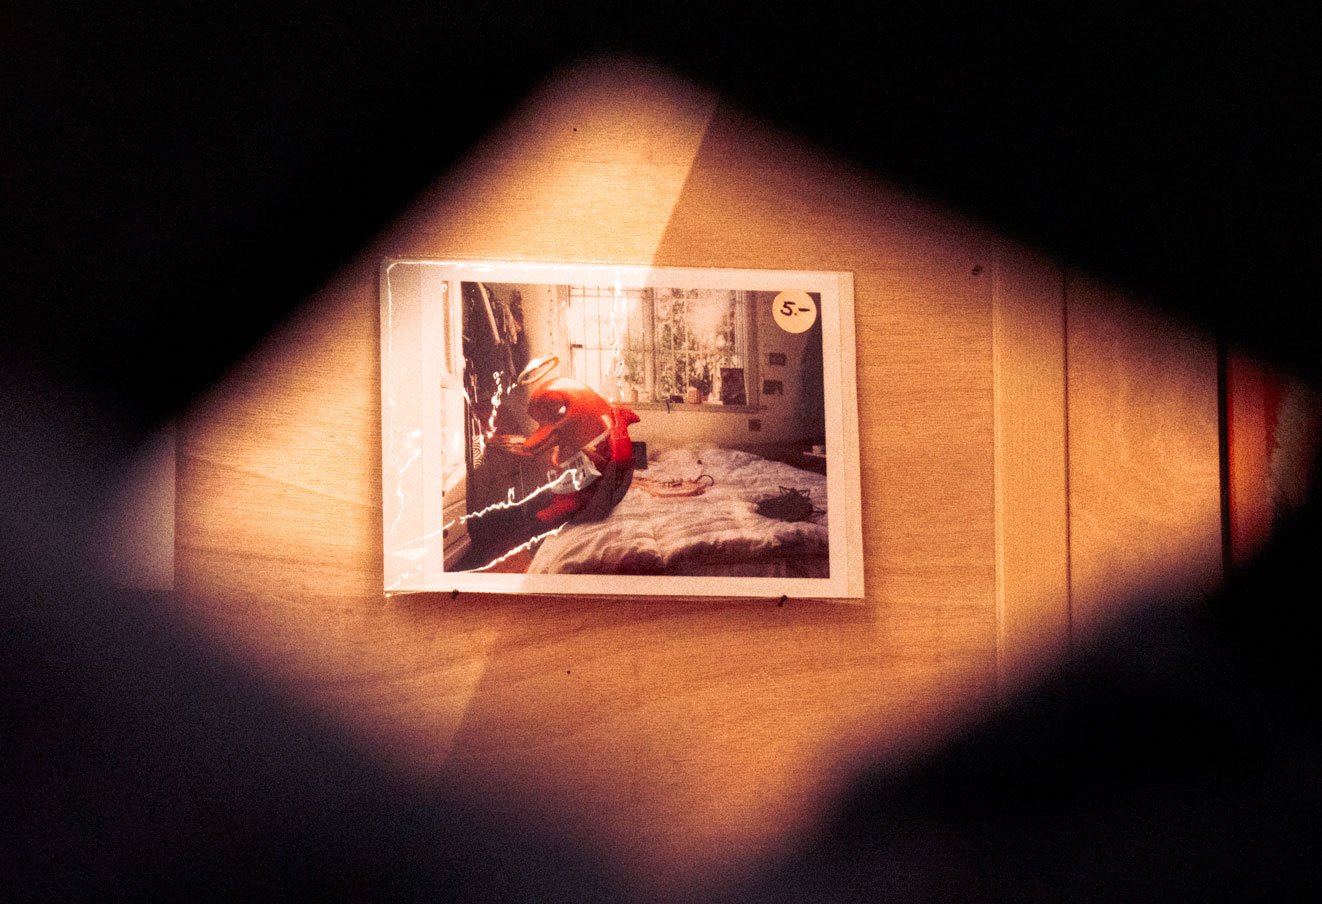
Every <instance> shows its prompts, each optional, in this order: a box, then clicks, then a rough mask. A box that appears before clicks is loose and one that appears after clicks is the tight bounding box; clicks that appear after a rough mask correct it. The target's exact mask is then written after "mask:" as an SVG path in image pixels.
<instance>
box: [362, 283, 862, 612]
mask: <svg viewBox="0 0 1322 904" xmlns="http://www.w3.org/2000/svg"><path fill="white" fill-rule="evenodd" d="M380 282H381V389H382V446H383V448H382V463H383V471H382V476H383V513H384V537H385V549H384V555H385V559H384V561H385V569H384V574H385V589H386V591H387V592H403V591H446V592H448V591H453V590H464V591H485V592H499V593H527V592H531V593H569V594H576V595H577V594H604V595H610V596H622V595H638V596H664V595H682V596H695V597H728V596H758V597H770V598H780V597H790V598H847V599H858V598H861V597H862V594H863V566H862V561H863V557H862V533H861V514H860V502H859V464H858V424H857V406H856V396H855V370H854V313H853V280H852V276H851V274H849V273H836V272H799V271H773V270H768V271H760V270H724V269H704V270H689V269H676V268H651V267H628V266H607V265H581V264H533V263H496V262H490V261H446V260H411V259H388V260H386V261H384V262H383V264H382V266H381V273H380ZM622 577H627V580H622V579H621V578H622Z"/></svg>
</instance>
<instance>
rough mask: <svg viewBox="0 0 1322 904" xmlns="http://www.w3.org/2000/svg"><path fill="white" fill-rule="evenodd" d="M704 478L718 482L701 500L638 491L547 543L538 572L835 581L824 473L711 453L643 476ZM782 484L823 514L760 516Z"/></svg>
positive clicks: (671, 460) (676, 456)
mask: <svg viewBox="0 0 1322 904" xmlns="http://www.w3.org/2000/svg"><path fill="white" fill-rule="evenodd" d="M700 474H709V475H711V477H712V479H713V480H714V481H715V482H714V484H713V485H712V487H711V488H710V489H709V490H707V491H706V492H705V493H703V494H702V495H701V496H690V497H672V498H659V497H655V496H652V495H651V494H649V493H647V492H645V491H643V490H642V489H641V488H640V487H638V486H631V487H630V488H629V492H628V493H627V494H625V496H624V498H623V499H622V500H620V503H619V504H618V505H617V506H616V507H615V508H614V509H613V510H612V511H611V513H610V515H609V516H608V517H606V518H605V519H604V520H602V521H597V522H586V523H571V524H569V525H567V526H566V527H565V528H564V529H563V530H562V531H561V532H560V533H559V534H557V535H554V536H552V537H549V538H547V539H546V540H545V541H544V542H543V543H542V545H541V547H540V548H539V549H538V550H537V553H536V555H535V556H534V557H533V560H532V565H531V566H530V568H529V573H533V574H644V575H695V576H696V575H729V576H754V577H762V576H766V577H827V576H828V574H827V550H828V545H827V530H826V515H825V510H826V478H825V477H824V476H823V475H821V474H815V473H813V472H811V471H805V470H802V469H800V468H795V467H792V466H791V465H787V464H784V463H783V462H777V461H770V460H768V459H765V458H762V457H761V456H758V455H754V454H752V453H749V452H740V451H735V450H731V449H720V448H704V449H696V450H695V449H675V450H670V451H667V452H662V453H660V454H658V455H657V456H656V458H655V459H653V460H652V461H651V462H649V466H648V468H647V469H646V470H644V471H639V472H637V475H636V476H646V477H647V478H648V479H649V480H652V481H658V482H659V481H664V480H666V479H667V478H687V479H690V480H692V479H695V478H697V477H698V476H699V475H700ZM704 482H705V481H704ZM782 488H792V489H795V490H799V491H801V492H804V493H807V494H808V496H809V498H811V500H812V502H813V505H814V506H815V507H816V508H817V509H819V510H821V512H822V513H821V514H815V515H813V517H812V518H811V520H808V521H798V522H789V521H780V520H777V519H775V518H768V517H766V516H763V515H760V514H758V513H757V503H758V501H759V500H762V499H766V498H768V497H773V496H778V495H780V494H781V493H782V492H783V489H782Z"/></svg>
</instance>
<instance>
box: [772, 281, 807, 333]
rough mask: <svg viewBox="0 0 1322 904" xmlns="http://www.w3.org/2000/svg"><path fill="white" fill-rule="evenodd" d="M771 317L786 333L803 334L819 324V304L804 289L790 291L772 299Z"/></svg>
mask: <svg viewBox="0 0 1322 904" xmlns="http://www.w3.org/2000/svg"><path fill="white" fill-rule="evenodd" d="M771 316H772V317H773V318H775V321H776V325H777V326H778V327H780V328H781V329H782V330H784V331H785V332H787V333H802V332H805V331H807V330H808V329H810V328H811V327H812V325H813V324H814V323H816V322H817V302H815V301H813V300H812V296H811V295H809V294H808V293H807V292H804V291H803V290H802V289H790V290H788V291H786V292H781V293H780V294H779V295H777V296H776V297H775V298H774V299H772V302H771Z"/></svg>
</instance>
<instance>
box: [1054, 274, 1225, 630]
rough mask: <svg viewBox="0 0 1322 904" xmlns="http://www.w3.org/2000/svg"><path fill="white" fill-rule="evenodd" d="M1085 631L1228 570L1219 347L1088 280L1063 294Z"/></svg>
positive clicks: (1075, 547)
mask: <svg viewBox="0 0 1322 904" xmlns="http://www.w3.org/2000/svg"><path fill="white" fill-rule="evenodd" d="M1066 303H1067V316H1068V325H1067V333H1068V378H1069V491H1070V495H1069V500H1070V563H1071V566H1070V567H1071V573H1070V580H1071V606H1072V616H1073V623H1074V633H1075V635H1076V637H1084V636H1087V635H1088V634H1089V633H1091V632H1093V631H1095V630H1096V629H1098V628H1099V627H1101V626H1103V625H1104V624H1105V623H1106V622H1107V621H1109V620H1110V619H1112V618H1114V617H1116V616H1117V615H1118V614H1120V613H1121V612H1122V611H1123V608H1124V604H1125V601H1126V600H1127V599H1130V598H1135V597H1137V598H1139V599H1151V598H1155V597H1158V596H1160V595H1162V594H1163V593H1165V592H1167V591H1170V592H1173V593H1175V594H1178V595H1180V596H1184V597H1192V596H1196V595H1197V594H1198V593H1200V592H1203V591H1206V590H1208V589H1210V588H1212V587H1214V586H1215V585H1216V584H1217V583H1218V582H1219V581H1220V579H1221V577H1222V562H1221V490H1220V453H1219V437H1218V411H1217V378H1216V366H1217V365H1216V348H1215V345H1214V343H1213V342H1212V341H1211V339H1210V337H1208V336H1207V335H1205V334H1203V333H1202V332H1200V331H1199V330H1196V329H1194V328H1192V327H1190V326H1188V325H1186V324H1183V323H1179V322H1175V321H1172V320H1168V319H1166V318H1164V317H1161V316H1158V315H1156V314H1153V313H1151V312H1150V311H1148V310H1146V309H1144V308H1142V307H1140V306H1138V305H1136V304H1134V303H1133V302H1132V301H1131V300H1130V299H1127V298H1126V297H1125V296H1124V295H1122V294H1121V293H1118V292H1115V291H1113V290H1110V289H1108V288H1107V287H1105V286H1103V285H1101V284H1099V283H1097V282H1095V281H1091V280H1085V279H1081V278H1072V279H1071V280H1070V282H1069V284H1068V288H1067V292H1066Z"/></svg>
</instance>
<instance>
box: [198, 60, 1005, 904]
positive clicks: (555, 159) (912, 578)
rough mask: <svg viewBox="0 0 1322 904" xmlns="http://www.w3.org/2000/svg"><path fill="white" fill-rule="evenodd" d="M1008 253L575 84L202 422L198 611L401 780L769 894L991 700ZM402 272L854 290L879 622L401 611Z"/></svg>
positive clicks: (796, 151) (252, 364)
mask: <svg viewBox="0 0 1322 904" xmlns="http://www.w3.org/2000/svg"><path fill="white" fill-rule="evenodd" d="M993 248H994V245H993V243H992V242H990V241H988V240H987V239H986V237H984V236H982V235H981V234H980V233H979V232H978V231H977V230H976V229H974V228H973V227H971V226H970V225H969V224H966V223H963V222H962V221H960V220H959V219H958V218H955V217H951V216H950V215H948V214H946V213H944V212H942V211H939V210H936V209H935V208H932V207H930V206H928V205H924V204H922V203H920V202H918V201H917V200H915V199H913V198H911V197H908V196H906V195H905V194H903V193H902V192H899V191H896V190H895V189H893V188H888V187H885V186H882V185H880V184H878V183H876V182H875V181H872V180H869V179H865V178H863V177H862V176H860V175H859V174H858V173H854V172H851V171H849V170H848V169H846V168H844V167H840V166H838V165H835V164H832V163H831V162H829V161H828V160H827V159H826V158H825V157H824V156H822V155H820V154H817V153H816V152H813V151H812V150H811V149H809V148H806V147H805V146H803V145H798V144H795V143H793V142H791V141H789V140H787V139H786V138H785V137H784V136H778V135H776V134H775V133H774V132H771V131H770V130H767V129H764V128H762V127H761V126H760V125H758V124H757V123H752V122H749V121H747V120H743V119H741V118H739V117H737V116H735V115H734V114H732V113H731V112H730V111H726V110H720V109H717V108H716V106H715V104H714V102H713V101H712V99H711V98H707V97H705V96H704V95H702V94H701V93H700V92H694V91H693V90H692V89H690V88H688V87H687V86H683V85H679V84H677V83H674V82H671V81H668V80H666V79H665V78H663V77H660V76H658V75H656V74H655V73H649V72H647V71H646V70H642V69H625V70H621V69H620V67H619V66H618V65H616V64H612V65H610V66H607V67H605V68H598V69H596V70H592V69H589V70H586V71H585V72H580V73H577V74H572V75H571V77H570V78H569V79H568V80H567V81H565V82H563V83H559V84H557V85H554V86H552V87H551V88H549V89H548V92H547V93H546V94H545V95H543V96H542V97H540V98H538V99H535V100H534V101H533V102H531V103H530V104H529V105H528V107H526V108H525V109H524V110H522V111H520V112H519V113H518V114H517V116H516V117H515V118H514V120H513V121H512V123H511V125H510V126H509V127H507V129H506V130H504V131H503V132H501V133H500V134H499V135H497V136H494V137H493V139H492V140H491V141H490V142H488V143H487V144H486V145H484V146H483V147H482V148H479V149H478V150H477V151H476V152H475V154H474V156H473V157H472V159H470V160H469V161H468V162H467V163H465V164H464V165H463V166H462V167H461V168H460V169H459V170H457V171H456V172H455V173H452V174H449V175H448V177H447V178H446V179H444V180H443V181H442V182H441V183H440V184H438V186H437V187H436V189H435V190H434V191H432V192H430V193H429V194H428V195H427V196H426V197H424V198H423V199H421V200H420V202H419V204H418V206H417V207H416V208H414V209H413V210H411V211H409V212H408V213H407V214H406V215H405V216H404V217H402V219H401V221H400V223H399V225H398V226H397V227H395V228H394V229H393V230H392V231H391V232H390V233H388V234H387V235H386V236H384V237H383V238H382V240H381V241H380V243H378V245H376V246H374V247H373V248H370V249H367V250H366V251H365V252H364V254H363V255H362V257H361V258H360V259H358V260H357V261H353V262H350V263H349V264H348V265H347V266H346V269H345V272H344V273H343V274H342V275H341V277H340V278H339V279H338V280H337V281H336V282H335V283H334V284H333V285H331V286H328V287H327V289H326V290H325V291H324V292H323V293H322V294H321V295H320V296H318V297H317V298H316V299H313V300H312V301H311V302H310V304H309V306H308V307H307V309H306V310H305V311H304V312H303V313H302V314H301V315H300V316H299V317H298V318H297V319H296V320H295V321H294V322H293V323H291V324H290V325H289V326H288V327H286V328H285V329H284V330H282V331H281V332H279V333H277V334H275V335H273V336H272V337H271V339H270V340H269V341H268V342H267V343H266V344H265V345H264V346H263V347H262V348H260V349H258V350H256V351H255V352H254V354H253V355H252V356H251V357H250V359H249V360H247V361H246V362H243V363H242V364H241V365H240V366H239V367H238V368H237V369H236V370H235V372H234V373H233V374H232V375H231V376H230V378H229V379H227V380H226V381H225V382H224V383H223V384H222V385H221V386H218V387H217V389H216V391H215V392H214V393H213V394H212V396H211V397H209V398H207V399H205V400H203V401H201V402H200V403H199V404H198V405H197V406H196V408H195V409H194V410H193V411H192V412H191V413H190V414H189V416H188V417H187V418H186V419H185V421H184V423H183V424H182V425H181V428H180V444H179V484H178V495H177V505H178V535H177V556H178V558H177V565H178V572H179V584H180V587H181V594H180V600H181V604H182V605H184V606H186V607H188V611H189V612H190V613H191V614H192V616H193V617H194V618H195V619H196V621H197V624H198V625H199V629H200V630H204V631H207V632H209V633H210V634H211V636H213V637H215V638H216V639H217V642H218V643H221V644H223V645H225V646H226V648H228V649H230V650H232V651H233V653H234V655H235V656H238V657H242V659H243V660H244V661H245V662H247V663H249V664H250V667H251V668H253V669H255V670H258V671H260V672H262V673H264V674H266V675H268V676H269V677H270V678H271V680H272V681H273V682H276V683H277V685H278V686H279V687H282V688H284V689H285V690H286V692H287V693H288V694H289V695H290V697H291V699H294V700H296V701H297V702H298V703H299V705H302V706H304V707H308V708H310V709H313V710H314V711H316V712H318V713H320V714H323V715H325V716H326V718H328V719H332V720H334V721H335V722H336V723H337V724H340V725H342V726H343V728H344V730H345V732H346V733H347V734H348V735H349V736H351V737H353V738H356V739H358V741H359V742H360V743H361V744H362V745H363V748H364V751H365V755H370V756H372V757H374V758H376V759H378V760H379V761H381V762H382V763H383V764H386V765H387V766H388V767H389V768H392V769H397V770H400V771H402V772H404V773H406V774H408V775H411V776H414V777H415V778H416V779H417V780H418V781H425V782H444V783H447V784H448V785H451V786H453V787H456V788H460V789H464V793H469V794H472V795H473V796H474V799H475V801H476V805H478V806H481V807H485V808H491V809H494V810H497V811H499V810H501V809H507V810H508V811H509V812H512V813H519V814H523V815H526V814H530V813H534V814H535V813H542V814H544V815H545V816H546V819H547V820H548V824H552V825H554V826H557V827H559V830H564V829H565V827H569V828H571V829H572V831H573V833H574V835H575V837H576V838H577V839H578V840H580V841H582V842H584V843H588V844H590V845H593V846H596V847H598V848H599V849H600V850H601V852H602V854H603V857H605V858H607V860H606V861H605V862H609V863H611V864H614V865H615V866H617V867H618V868H620V869H625V870H627V871H629V872H630V873H631V874H633V875H635V876H637V877H638V881H640V882H658V883H666V882H679V883H684V882H690V881H698V880H700V879H701V878H702V877H704V876H707V875H709V871H711V870H717V871H719V870H723V869H732V868H735V867H736V866H738V865H740V864H746V863H747V862H748V860H749V858H751V857H753V856H755V855H756V854H758V853H759V852H762V851H765V850H767V849H769V848H771V847H774V846H775V845H777V844H783V843H785V842H786V841H787V840H790V839H792V838H793V835H794V832H795V830H796V829H797V828H798V827H800V826H802V825H803V823H804V822H805V820H808V819H811V818H812V817H813V815H814V814H816V813H817V812H819V811H820V808H821V807H824V806H825V805H826V803H827V802H828V799H829V797H828V792H829V791H830V790H831V788H833V787H835V786H836V785H838V783H840V782H841V781H844V780H845V779H846V778H847V776H848V775H849V770H850V769H851V768H852V767H853V765H854V764H856V763H857V762H858V760H859V758H860V757H861V756H862V755H863V754H862V751H863V750H865V749H866V750H869V751H872V752H875V751H876V750H878V749H881V748H888V747H889V748H898V747H903V746H905V745H909V746H911V747H912V746H917V745H921V744H922V743H924V742H925V741H927V740H930V738H931V737H933V732H936V731H937V730H938V728H939V727H940V726H948V725H950V724H951V722H952V721H954V720H957V719H959V718H961V717H962V716H965V715H967V714H968V713H970V712H972V711H976V710H977V709H978V708H979V707H980V706H982V705H984V704H985V703H986V702H987V701H988V700H989V699H990V698H991V696H992V694H993V692H994V688H995V677H996V676H995V672H996V650H997V647H996V643H997V610H996V576H997V547H996V530H995V499H994V497H995V490H994V469H995V464H996V459H995V419H994V412H993V406H994V391H995V387H994V381H993V299H994V288H993V279H992V274H991V270H990V267H991V265H992V263H993V260H992V255H993ZM406 254H407V255H411V254H417V255H426V256H438V257H440V256H444V257H461V256H462V257H467V256H473V257H487V258H501V259H509V258H514V259H519V258H541V259H550V260H574V261H584V260H587V261H592V260H623V261H630V262H655V263H657V264H660V265H682V266H723V267H756V268H807V269H840V270H848V271H852V272H853V273H854V274H855V287H856V288H855V292H856V305H857V318H856V328H857V332H858V357H859V368H858V399H857V404H858V410H859V420H860V427H861V431H860V432H861V452H862V476H863V496H862V501H863V510H864V533H865V548H866V554H867V561H866V570H867V586H868V599H867V600H866V602H865V604H864V605H861V606H860V605H840V604H805V603H802V602H799V601H790V602H789V603H788V604H786V605H784V606H778V605H777V604H776V601H774V600H767V601H758V600H751V601H750V600H745V601H740V602H730V603H698V602H693V601H668V602H664V603H657V602H639V601H628V600H583V599H542V598H517V599H500V598H491V597H483V596H480V595H465V596H462V597H461V598H460V599H458V600H454V599H451V598H450V597H449V596H448V595H444V594H442V595H420V596H401V597H391V598H386V597H385V596H384V595H383V594H382V592H381V525H380V519H381V500H380V455H381V448H380V442H381V437H380V411H379V398H380V395H379V392H380V384H379V370H378V368H379V361H378V359H377V358H378V348H379V333H378V326H377V322H376V321H377V316H378V310H379V307H378V299H377V294H376V291H377V290H376V267H377V264H378V263H379V260H380V259H381V257H383V256H385V255H406Z"/></svg>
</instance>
